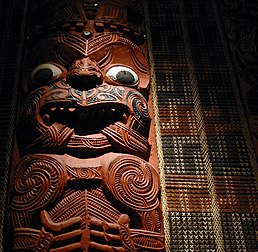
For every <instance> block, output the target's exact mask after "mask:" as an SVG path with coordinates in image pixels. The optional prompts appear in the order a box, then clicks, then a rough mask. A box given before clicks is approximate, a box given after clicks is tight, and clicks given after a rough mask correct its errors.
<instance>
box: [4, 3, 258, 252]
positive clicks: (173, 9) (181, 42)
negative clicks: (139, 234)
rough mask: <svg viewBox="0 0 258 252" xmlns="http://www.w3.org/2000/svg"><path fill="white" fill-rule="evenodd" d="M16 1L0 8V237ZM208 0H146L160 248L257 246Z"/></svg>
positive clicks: (253, 191) (238, 110)
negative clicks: (161, 208)
mask: <svg viewBox="0 0 258 252" xmlns="http://www.w3.org/2000/svg"><path fill="white" fill-rule="evenodd" d="M26 2H27V1H9V4H8V6H7V7H8V10H9V12H8V13H9V14H8V15H7V14H5V15H4V13H3V15H1V17H3V20H2V22H1V25H2V26H3V27H2V30H3V31H4V33H2V34H1V38H2V42H3V43H2V46H1V70H0V71H1V80H0V84H1V85H0V91H1V92H0V94H1V99H0V104H1V106H0V111H1V120H0V136H1V153H0V166H1V167H0V173H1V180H0V192H1V200H2V204H1V206H2V207H1V209H0V210H1V211H0V227H1V236H0V238H1V239H0V240H1V241H2V237H3V224H4V211H5V210H4V206H5V201H6V188H7V179H8V168H9V166H10V160H11V154H10V153H11V150H12V139H13V132H14V126H13V125H14V121H15V113H16V97H17V96H16V92H17V85H18V76H19V62H20V59H21V57H22V41H23V39H24V38H23V33H22V32H23V27H24V20H23V19H24V13H26ZM224 2H227V1H224ZM229 2H230V1H229ZM216 6H217V5H216V1H212V0H198V1H196V0H195V1H194V0H162V1H148V6H147V9H148V12H149V17H147V19H148V18H149V22H150V23H149V25H150V34H149V35H150V36H149V37H151V40H152V49H153V50H152V53H153V61H154V69H155V76H156V86H155V88H156V91H157V104H158V110H159V120H160V121H159V123H160V134H161V140H162V146H160V147H162V148H161V152H162V153H163V159H164V180H165V182H166V183H165V187H166V194H167V198H166V201H167V206H166V209H165V210H166V211H167V215H168V219H166V220H165V221H166V222H165V223H166V240H167V251H177V252H180V251H184V252H185V251H198V252H200V251H226V252H231V251H232V252H233V251H234V252H235V251H247V252H251V251H253V252H255V251H258V233H257V232H258V223H257V216H258V214H257V213H258V209H257V186H256V178H255V174H254V171H255V167H256V158H255V155H254V153H253V147H252V144H251V141H250V140H249V131H248V125H247V123H246V118H245V116H244V108H243V106H242V100H241V95H240V92H239V90H238V86H237V83H236V82H235V78H234V77H233V76H232V69H231V67H232V66H231V65H230V59H229V56H228V52H227V51H225V41H224V37H223V36H222V34H223V31H222V30H221V27H220V25H219V24H220V16H219V15H218V12H217V10H216ZM3 10H4V9H3ZM18 10H19V11H18ZM22 10H23V11H22ZM7 16H8V18H7ZM13 23H16V24H17V25H16V26H12V25H11V24H13ZM17 32H20V33H17ZM222 42H223V43H222ZM6 83H9V84H8V88H6V85H7V84H6ZM154 84H155V83H154ZM0 250H1V248H0Z"/></svg>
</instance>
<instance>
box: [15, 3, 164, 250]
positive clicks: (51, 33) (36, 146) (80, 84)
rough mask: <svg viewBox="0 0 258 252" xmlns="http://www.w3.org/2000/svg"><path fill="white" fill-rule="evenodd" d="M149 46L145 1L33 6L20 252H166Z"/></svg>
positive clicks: (21, 130)
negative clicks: (152, 115)
mask: <svg viewBox="0 0 258 252" xmlns="http://www.w3.org/2000/svg"><path fill="white" fill-rule="evenodd" d="M146 50H147V49H146V45H145V42H144V33H143V13H142V8H141V5H140V3H139V1H134V0H131V1H130V0H127V1H125V0H124V1H123V0H121V1H118V0H103V1H91V0H89V1H86V0H74V1H67V0H61V1H60V0H58V1H57V0H52V1H50V0H46V1H34V3H31V10H30V15H29V23H28V41H27V48H26V55H25V58H26V61H25V66H24V76H25V77H24V86H23V91H24V94H23V100H22V104H21V108H20V117H19V120H18V126H17V145H18V149H19V154H18V155H19V158H18V159H19V160H18V161H17V164H16V166H15V167H14V172H13V174H14V178H13V187H12V195H13V197H12V205H11V217H12V225H13V250H15V251H16V250H18V251H20V250H22V251H23V250H26V251H53V252H57V251H78V250H79V251H164V241H163V228H162V215H161V206H160V199H159V197H160V196H159V195H160V194H159V191H160V182H159V175H158V171H157V168H156V167H155V163H153V162H151V159H150V152H151V148H152V146H151V144H150V139H153V136H150V134H149V125H150V115H149V108H148V106H149V104H148V95H149V93H148V86H149V80H150V74H149V66H148V61H147V59H146ZM152 144H154V141H153V140H152Z"/></svg>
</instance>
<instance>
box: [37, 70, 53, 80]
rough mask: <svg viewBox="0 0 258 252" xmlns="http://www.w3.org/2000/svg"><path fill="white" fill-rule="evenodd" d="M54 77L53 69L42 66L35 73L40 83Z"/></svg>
mask: <svg viewBox="0 0 258 252" xmlns="http://www.w3.org/2000/svg"><path fill="white" fill-rule="evenodd" d="M52 78H53V71H52V70H51V69H49V68H42V69H40V70H38V71H37V72H36V73H35V75H34V80H35V81H37V82H40V83H43V82H47V81H50V80H51V79H52Z"/></svg>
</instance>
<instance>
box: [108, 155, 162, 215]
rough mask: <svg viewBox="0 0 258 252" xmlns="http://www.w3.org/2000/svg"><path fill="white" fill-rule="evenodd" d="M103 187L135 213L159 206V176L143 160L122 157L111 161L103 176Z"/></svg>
mask: <svg viewBox="0 0 258 252" xmlns="http://www.w3.org/2000/svg"><path fill="white" fill-rule="evenodd" d="M104 182H105V185H106V187H107V189H108V190H109V191H110V192H111V193H112V194H113V196H114V197H115V198H116V199H117V200H119V201H120V202H121V203H123V204H124V205H126V206H128V207H130V208H131V209H134V210H136V211H150V210H153V209H155V208H156V207H157V206H158V205H159V200H158V198H157V193H158V192H159V189H160V185H159V176H158V174H157V172H156V170H155V169H154V168H153V167H152V166H151V165H150V164H149V163H147V162H145V161H144V160H142V159H140V158H138V157H135V156H132V155H123V156H121V157H118V158H116V159H115V160H113V161H112V162H111V163H110V165H109V167H108V169H107V171H106V176H105V181H104Z"/></svg>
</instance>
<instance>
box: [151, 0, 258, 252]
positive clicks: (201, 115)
mask: <svg viewBox="0 0 258 252" xmlns="http://www.w3.org/2000/svg"><path fill="white" fill-rule="evenodd" d="M148 2H149V3H148V7H149V19H150V25H151V29H150V30H151V34H150V35H151V38H152V47H153V57H154V68H155V75H156V90H157V102H158V110H159V119H160V131H161V139H162V148H163V154H164V162H165V165H164V170H165V180H166V193H167V211H168V216H169V225H170V227H169V230H170V244H169V248H167V250H168V251H182V252H183V251H184V252H185V251H198V252H200V251H226V252H230V251H232V252H233V251H234V252H235V251H248V252H249V251H258V242H257V235H256V234H257V231H258V227H257V221H256V220H257V217H258V216H257V213H258V209H257V200H258V198H257V187H256V179H255V175H254V165H253V164H252V162H251V155H252V153H251V151H250V150H251V149H252V146H249V144H248V142H247V141H246V135H247V134H248V132H246V131H245V130H244V129H243V122H244V121H245V118H243V115H242V114H241V113H240V111H241V100H240V99H239V97H240V96H239V95H237V92H238V89H237V86H236V83H234V82H233V81H232V78H231V76H230V71H229V69H228V65H227V61H226V56H225V50H224V47H223V43H221V36H220V31H219V28H218V25H217V20H218V18H219V17H217V16H216V14H215V13H216V12H215V11H214V8H213V3H212V1H211V0H208V1H207V0H201V1H194V0H192V1H191V0H185V1H182V0H177V1H176V0H175V1H172V0H171V1H168V0H166V1H161V2H157V1H148Z"/></svg>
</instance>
